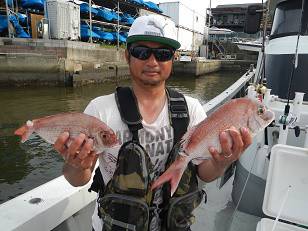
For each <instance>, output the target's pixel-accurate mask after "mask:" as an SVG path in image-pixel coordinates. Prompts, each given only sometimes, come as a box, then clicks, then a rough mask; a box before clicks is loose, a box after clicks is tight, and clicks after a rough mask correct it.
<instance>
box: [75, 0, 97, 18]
mask: <svg viewBox="0 0 308 231" xmlns="http://www.w3.org/2000/svg"><path fill="white" fill-rule="evenodd" d="M75 3H76V4H78V5H79V6H80V14H89V12H90V7H89V4H88V3H86V2H81V1H75ZM91 14H92V16H96V15H97V14H98V11H97V10H96V9H95V8H93V7H91Z"/></svg>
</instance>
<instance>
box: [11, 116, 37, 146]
mask: <svg viewBox="0 0 308 231" xmlns="http://www.w3.org/2000/svg"><path fill="white" fill-rule="evenodd" d="M33 131H34V128H33V123H32V121H28V122H27V124H26V125H24V126H22V127H20V128H18V129H17V130H16V131H15V132H14V134H15V135H17V136H20V137H21V142H22V143H24V142H25V141H26V140H28V139H29V136H30V135H31V134H32V133H33Z"/></svg>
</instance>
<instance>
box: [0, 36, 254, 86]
mask: <svg viewBox="0 0 308 231" xmlns="http://www.w3.org/2000/svg"><path fill="white" fill-rule="evenodd" d="M124 51H125V50H124V48H120V49H119V50H118V49H116V48H113V47H102V46H101V45H99V44H90V43H84V42H77V41H69V40H44V39H21V38H0V86H24V85H31V86H33V85H48V86H50V85H51V86H52V85H57V86H59V85H60V86H61V85H62V86H76V87H77V86H81V85H85V84H90V83H101V82H104V81H119V80H121V79H125V78H128V77H129V69H128V65H127V64H126V61H125V57H124ZM252 63H253V64H255V63H256V61H245V60H200V61H191V62H180V61H175V62H174V65H173V74H174V75H177V76H181V75H190V76H196V77H197V76H200V75H204V74H208V73H211V72H215V71H220V70H237V69H241V68H244V69H248V68H249V66H250V64H252Z"/></svg>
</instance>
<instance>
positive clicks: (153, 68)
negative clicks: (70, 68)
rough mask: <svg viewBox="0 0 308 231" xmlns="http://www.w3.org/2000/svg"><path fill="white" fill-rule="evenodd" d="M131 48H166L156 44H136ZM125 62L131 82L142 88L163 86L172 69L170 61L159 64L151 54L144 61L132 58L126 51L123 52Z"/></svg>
mask: <svg viewBox="0 0 308 231" xmlns="http://www.w3.org/2000/svg"><path fill="white" fill-rule="evenodd" d="M132 46H134V47H135V46H144V47H149V48H166V46H164V45H162V44H160V43H156V42H138V43H134V44H132ZM125 55H126V59H127V62H128V63H129V69H130V73H131V75H132V80H133V81H134V82H135V83H136V84H142V85H144V86H159V85H160V84H164V83H165V80H166V79H168V78H169V76H170V73H171V69H172V59H171V60H168V61H163V62H159V61H157V60H156V58H155V57H154V55H153V54H151V56H150V57H149V58H148V59H146V60H141V59H138V58H135V57H133V56H132V55H130V54H129V53H128V51H127V50H126V52H125Z"/></svg>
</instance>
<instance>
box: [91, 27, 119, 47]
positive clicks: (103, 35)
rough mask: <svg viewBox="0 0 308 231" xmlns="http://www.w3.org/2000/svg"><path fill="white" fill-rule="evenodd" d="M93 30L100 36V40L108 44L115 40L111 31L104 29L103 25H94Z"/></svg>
mask: <svg viewBox="0 0 308 231" xmlns="http://www.w3.org/2000/svg"><path fill="white" fill-rule="evenodd" d="M92 30H93V32H94V33H96V34H98V35H99V36H100V39H99V40H100V41H102V42H104V43H108V44H111V43H112V42H113V41H114V37H113V35H112V34H111V33H110V32H107V31H104V30H103V29H102V28H101V27H99V26H94V27H93V28H92Z"/></svg>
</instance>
